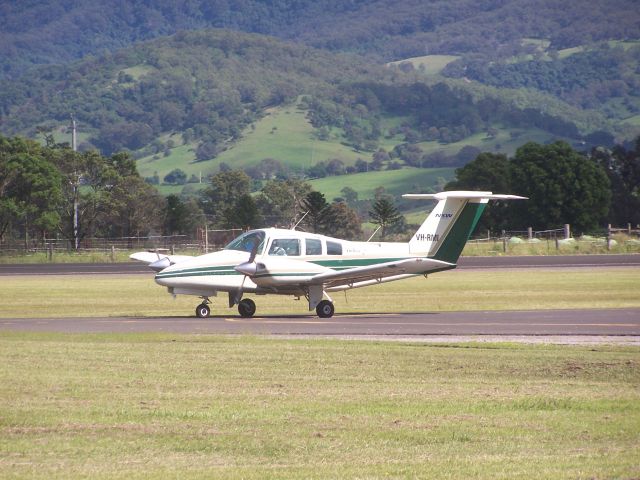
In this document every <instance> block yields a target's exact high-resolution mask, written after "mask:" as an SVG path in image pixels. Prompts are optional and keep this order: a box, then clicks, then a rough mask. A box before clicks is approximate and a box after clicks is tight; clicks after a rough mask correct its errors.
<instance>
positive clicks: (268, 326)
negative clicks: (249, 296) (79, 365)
mask: <svg viewBox="0 0 640 480" xmlns="http://www.w3.org/2000/svg"><path fill="white" fill-rule="evenodd" d="M0 330H28V331H47V332H69V333H79V332H82V333H87V332H170V333H219V334H272V335H323V336H324V335H337V336H363V335H366V336H376V337H409V336H428V335H564V336H576V335H606V336H613V335H615V336H621V335H622V336H638V335H640V309H633V308H631V309H608V310H536V311H511V312H495V311H481V312H438V313H410V314H375V313H370V314H369V313H365V314H352V315H336V316H334V317H332V318H318V317H316V316H311V315H308V316H306V315H304V316H284V317H282V316H264V317H254V318H250V319H246V318H241V317H238V316H228V317H223V316H220V317H211V318H208V319H200V318H195V317H163V318H151V317H114V318H108V317H106V318H36V319H1V320H0Z"/></svg>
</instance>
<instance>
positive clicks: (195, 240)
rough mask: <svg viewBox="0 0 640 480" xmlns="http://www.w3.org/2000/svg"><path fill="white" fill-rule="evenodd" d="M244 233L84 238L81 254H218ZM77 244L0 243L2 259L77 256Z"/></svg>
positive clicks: (58, 241)
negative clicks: (9, 257) (141, 252)
mask: <svg viewBox="0 0 640 480" xmlns="http://www.w3.org/2000/svg"><path fill="white" fill-rule="evenodd" d="M241 232H242V230H240V229H229V230H207V231H205V230H204V229H198V231H197V232H196V235H195V236H189V235H150V236H135V237H117V238H83V239H82V240H80V242H79V246H78V250H77V251H78V252H83V253H91V252H94V253H104V254H111V255H112V256H114V255H115V254H116V253H117V252H124V251H137V250H149V251H157V252H162V253H171V254H173V253H175V252H180V253H186V254H198V253H206V252H210V251H214V250H219V249H221V248H222V247H224V246H225V245H226V244H227V243H229V242H230V241H231V240H233V238H235V237H236V236H237V235H238V234H239V233H241ZM74 251H76V250H75V249H74V240H73V239H69V238H37V239H29V240H27V241H25V240H24V239H21V240H4V241H2V242H0V256H21V255H31V254H38V253H46V254H48V255H49V256H53V255H55V254H60V253H68V252H74Z"/></svg>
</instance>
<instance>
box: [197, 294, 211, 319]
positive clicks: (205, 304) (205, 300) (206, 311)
mask: <svg viewBox="0 0 640 480" xmlns="http://www.w3.org/2000/svg"><path fill="white" fill-rule="evenodd" d="M210 303H211V301H210V300H209V297H202V303H201V304H200V305H198V306H197V307H196V317H198V318H207V317H208V316H209V315H211V309H210V308H209V304H210Z"/></svg>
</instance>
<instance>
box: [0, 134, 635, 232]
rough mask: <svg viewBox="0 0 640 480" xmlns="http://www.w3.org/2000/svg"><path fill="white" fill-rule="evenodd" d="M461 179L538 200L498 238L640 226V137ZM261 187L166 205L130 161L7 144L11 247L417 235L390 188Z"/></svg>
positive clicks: (470, 169)
mask: <svg viewBox="0 0 640 480" xmlns="http://www.w3.org/2000/svg"><path fill="white" fill-rule="evenodd" d="M456 176H457V178H456V180H455V181H453V182H451V183H449V184H447V185H446V189H447V190H451V189H456V190H457V189H462V190H490V191H494V192H499V193H513V194H517V195H523V196H527V197H529V200H528V201H523V202H508V204H501V203H500V202H498V203H497V204H496V205H492V206H491V207H489V209H488V213H487V214H486V215H485V216H484V217H483V218H482V220H481V222H482V224H481V225H482V227H483V228H489V229H492V230H494V231H495V230H498V231H499V230H501V229H507V230H513V229H525V228H526V227H529V226H532V227H534V228H535V229H537V230H544V229H547V228H557V227H559V226H560V225H562V224H564V223H570V224H571V225H572V226H573V228H574V230H575V231H576V232H591V231H595V230H597V229H599V228H602V227H604V225H606V223H613V224H618V225H620V224H626V223H633V224H638V223H640V137H639V138H638V139H637V140H636V143H635V145H634V146H633V148H631V149H626V148H625V147H623V146H617V147H615V148H614V149H613V150H607V149H604V148H598V149H595V150H593V151H592V152H591V154H590V155H588V156H585V155H583V154H580V153H578V152H576V151H575V150H573V149H572V148H571V147H570V146H569V145H568V144H566V143H564V142H556V143H553V144H551V145H540V144H536V143H527V144H525V145H523V146H522V147H521V148H519V149H518V150H517V152H516V154H515V156H514V157H513V158H512V159H508V158H507V157H506V156H504V155H501V154H494V153H481V154H479V155H478V156H477V157H476V158H475V159H474V160H473V161H471V162H470V163H468V164H467V165H465V166H464V167H462V168H460V169H458V170H457V171H456ZM255 186H256V183H255V182H254V181H253V180H252V178H251V177H249V176H248V175H247V174H246V173H245V172H243V171H240V170H232V169H224V170H222V171H220V172H218V173H217V174H216V175H214V176H213V177H212V178H211V181H210V183H209V186H208V187H207V188H205V189H204V190H203V191H202V193H201V194H200V195H199V197H197V198H190V199H185V198H180V197H178V196H176V195H170V196H168V197H167V198H164V197H162V196H160V195H159V194H158V193H157V192H156V191H155V190H154V189H153V187H151V186H149V185H148V184H147V183H145V182H144V180H143V179H142V178H140V176H139V175H138V173H137V171H136V168H135V162H134V161H133V159H132V158H131V157H130V156H129V155H128V154H126V153H117V154H114V155H112V156H110V157H104V156H101V155H99V154H97V153H96V152H82V153H78V152H73V151H72V150H71V149H70V148H69V147H68V145H48V146H41V145H39V144H38V143H36V142H33V141H31V140H27V139H23V138H20V137H14V138H5V137H0V242H2V241H4V240H5V239H8V238H13V239H24V241H25V242H26V243H28V241H29V238H34V237H39V238H42V237H46V238H59V237H62V238H67V239H70V240H71V241H72V243H75V240H81V239H82V238H84V237H95V236H99V237H106V238H113V237H126V236H144V235H147V234H149V233H155V234H158V233H162V234H165V235H175V234H186V235H193V234H194V233H195V230H196V228H197V227H198V226H202V225H203V224H204V223H206V224H207V225H209V226H210V227H213V228H242V229H247V228H256V227H262V226H280V227H285V228H286V227H291V226H293V225H295V224H298V223H299V224H300V225H301V226H302V228H304V229H306V230H308V231H314V232H317V233H324V234H328V235H332V236H337V237H341V238H346V239H361V237H362V227H361V224H362V222H363V221H365V220H366V219H367V216H370V217H371V219H372V221H373V222H374V223H377V224H379V225H380V226H382V227H383V229H384V230H385V231H387V232H391V233H394V234H396V235H402V234H403V233H404V232H405V231H407V228H408V227H407V225H406V223H405V221H404V218H403V217H402V216H401V215H399V213H398V212H397V210H396V209H395V207H394V206H393V202H392V199H391V198H390V197H389V196H388V195H385V192H384V188H382V187H380V188H379V189H378V191H377V194H376V202H374V203H373V204H372V203H371V202H362V201H358V199H357V196H358V195H357V192H356V191H354V190H353V189H351V188H348V187H347V188H345V189H343V191H342V195H343V197H342V198H338V199H333V201H331V202H328V201H327V200H326V199H325V198H324V196H323V195H322V194H321V193H319V192H315V191H313V190H312V188H311V186H310V185H309V184H308V183H306V182H304V181H302V180H296V179H271V180H268V181H266V182H264V183H261V187H260V190H259V191H255V190H254V188H255ZM76 206H77V208H76ZM74 217H75V218H77V221H74ZM410 228H413V227H410ZM410 228H409V229H410ZM398 238H401V237H398Z"/></svg>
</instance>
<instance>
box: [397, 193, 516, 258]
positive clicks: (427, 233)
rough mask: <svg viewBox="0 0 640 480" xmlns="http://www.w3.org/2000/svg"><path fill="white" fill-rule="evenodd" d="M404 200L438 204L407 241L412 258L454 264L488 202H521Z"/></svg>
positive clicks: (452, 196) (483, 197) (476, 197)
mask: <svg viewBox="0 0 640 480" xmlns="http://www.w3.org/2000/svg"><path fill="white" fill-rule="evenodd" d="M403 197H406V198H416V199H432V200H438V203H437V205H436V206H435V208H434V209H433V210H432V211H431V213H430V214H429V216H428V217H427V219H426V220H425V221H424V223H423V224H422V225H421V226H420V228H419V229H418V231H417V232H416V233H415V234H414V235H413V237H412V238H411V240H410V241H409V252H410V253H411V254H412V255H425V256H428V257H430V258H434V259H436V260H441V261H443V262H449V263H456V262H457V261H458V257H459V256H460V254H461V253H462V249H463V248H464V246H465V244H466V243H467V240H468V239H469V237H470V236H471V234H472V233H473V231H474V229H475V227H476V225H477V224H478V220H480V216H481V215H482V212H483V211H484V208H485V207H486V205H487V203H488V202H489V200H513V199H522V198H524V197H518V196H515V195H495V194H493V193H491V192H464V191H456V192H441V193H436V194H407V195H403Z"/></svg>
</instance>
